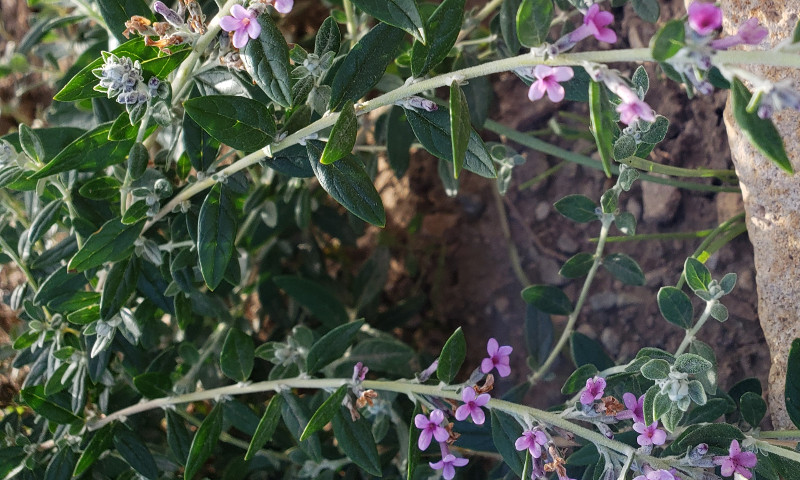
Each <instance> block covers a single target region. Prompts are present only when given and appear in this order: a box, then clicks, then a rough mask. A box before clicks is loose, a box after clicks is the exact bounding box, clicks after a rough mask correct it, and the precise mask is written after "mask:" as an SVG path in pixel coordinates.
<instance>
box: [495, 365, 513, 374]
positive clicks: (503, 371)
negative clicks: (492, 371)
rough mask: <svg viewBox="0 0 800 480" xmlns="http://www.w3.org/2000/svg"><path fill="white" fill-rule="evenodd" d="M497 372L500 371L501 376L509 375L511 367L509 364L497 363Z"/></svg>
mask: <svg viewBox="0 0 800 480" xmlns="http://www.w3.org/2000/svg"><path fill="white" fill-rule="evenodd" d="M497 373H499V374H500V376H501V377H507V376H509V375H511V368H510V367H509V366H508V365H502V364H500V365H497Z"/></svg>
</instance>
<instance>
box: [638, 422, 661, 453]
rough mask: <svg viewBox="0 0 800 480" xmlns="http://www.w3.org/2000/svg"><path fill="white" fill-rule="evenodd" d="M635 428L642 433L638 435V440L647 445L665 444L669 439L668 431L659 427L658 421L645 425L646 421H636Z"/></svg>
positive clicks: (639, 442)
mask: <svg viewBox="0 0 800 480" xmlns="http://www.w3.org/2000/svg"><path fill="white" fill-rule="evenodd" d="M633 429H634V430H635V431H636V432H637V433H639V434H640V435H639V436H638V437H636V442H637V443H638V444H639V445H641V446H643V447H646V446H648V445H664V441H666V440H667V432H665V431H664V430H661V429H660V428H658V421H655V422H653V423H651V424H650V425H645V424H644V422H636V423H634V424H633Z"/></svg>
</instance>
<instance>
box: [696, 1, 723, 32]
mask: <svg viewBox="0 0 800 480" xmlns="http://www.w3.org/2000/svg"><path fill="white" fill-rule="evenodd" d="M689 26H690V27H691V28H692V30H694V31H695V32H697V33H699V34H700V35H708V34H709V33H711V32H713V31H714V30H716V29H718V28H719V27H721V26H722V10H720V9H719V7H717V6H716V5H714V4H713V3H702V2H692V4H691V5H689Z"/></svg>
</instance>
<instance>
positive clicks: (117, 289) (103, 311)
mask: <svg viewBox="0 0 800 480" xmlns="http://www.w3.org/2000/svg"><path fill="white" fill-rule="evenodd" d="M138 280H139V258H137V257H132V258H130V259H126V260H123V261H121V262H118V263H116V264H114V266H113V267H111V270H109V272H108V275H107V276H106V282H105V283H104V284H103V294H102V296H101V297H100V317H101V318H103V319H105V320H108V319H110V318H111V317H113V316H114V315H116V314H117V313H119V310H120V309H121V308H122V307H124V306H125V304H126V303H127V301H128V299H129V298H130V297H131V295H132V294H133V292H134V291H135V290H136V282H137V281H138Z"/></svg>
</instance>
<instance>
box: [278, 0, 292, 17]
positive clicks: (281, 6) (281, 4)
mask: <svg viewBox="0 0 800 480" xmlns="http://www.w3.org/2000/svg"><path fill="white" fill-rule="evenodd" d="M273 6H274V7H275V10H277V11H278V12H280V13H283V14H286V13H289V12H291V11H292V7H294V0H275V4H274V5H273Z"/></svg>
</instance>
